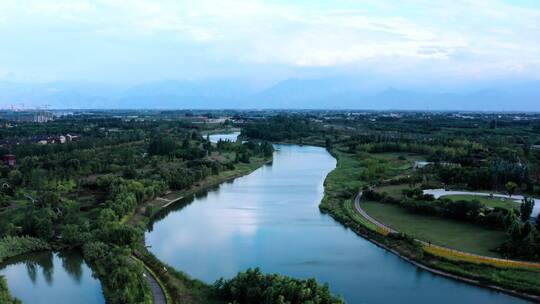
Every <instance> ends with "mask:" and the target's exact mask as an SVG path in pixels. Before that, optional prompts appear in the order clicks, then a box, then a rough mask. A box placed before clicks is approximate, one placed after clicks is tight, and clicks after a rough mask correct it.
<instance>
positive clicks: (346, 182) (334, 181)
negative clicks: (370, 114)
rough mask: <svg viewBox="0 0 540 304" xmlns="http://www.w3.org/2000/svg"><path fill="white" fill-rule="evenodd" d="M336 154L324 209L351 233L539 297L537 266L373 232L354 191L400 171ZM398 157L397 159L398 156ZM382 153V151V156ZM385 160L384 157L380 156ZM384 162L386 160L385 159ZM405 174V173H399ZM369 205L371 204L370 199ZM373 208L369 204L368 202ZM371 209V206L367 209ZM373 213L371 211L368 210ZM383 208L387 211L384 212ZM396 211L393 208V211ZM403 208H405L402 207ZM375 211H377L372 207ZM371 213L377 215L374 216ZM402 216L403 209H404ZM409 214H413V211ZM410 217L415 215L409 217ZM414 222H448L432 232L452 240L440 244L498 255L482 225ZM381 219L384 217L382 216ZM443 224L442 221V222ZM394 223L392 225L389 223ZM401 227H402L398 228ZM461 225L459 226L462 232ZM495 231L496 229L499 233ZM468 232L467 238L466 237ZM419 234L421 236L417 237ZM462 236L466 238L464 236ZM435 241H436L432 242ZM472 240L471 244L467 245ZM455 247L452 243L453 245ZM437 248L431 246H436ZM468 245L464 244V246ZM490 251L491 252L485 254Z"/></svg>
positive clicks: (420, 230) (420, 259)
mask: <svg viewBox="0 0 540 304" xmlns="http://www.w3.org/2000/svg"><path fill="white" fill-rule="evenodd" d="M385 154H390V153H385ZM332 155H334V156H335V157H336V158H337V160H338V162H337V166H336V169H335V170H333V171H332V172H331V173H330V174H329V175H328V176H327V178H326V180H325V195H324V198H323V200H322V202H321V205H320V209H321V211H323V212H326V213H329V214H330V215H332V217H333V218H334V219H336V220H337V221H339V222H340V223H342V224H343V225H345V226H347V227H349V228H351V229H352V230H353V231H355V232H356V233H358V234H359V235H361V236H363V237H365V238H369V239H372V240H375V241H377V242H378V243H381V244H384V245H385V246H387V247H388V248H391V249H394V250H396V251H398V252H399V253H400V254H401V255H404V256H406V257H408V258H410V259H413V260H415V261H418V262H419V263H421V264H424V265H426V266H428V267H431V268H434V269H439V270H442V271H444V272H447V273H452V274H455V275H459V276H463V277H467V278H471V279H475V280H478V281H480V282H482V283H484V284H489V285H496V286H500V287H504V288H508V289H512V290H516V291H519V292H525V293H531V294H536V295H540V271H538V270H537V269H532V268H527V269H522V268H516V267H506V266H500V267H495V266H497V265H492V264H491V263H490V265H486V263H484V262H483V261H480V262H478V261H476V260H474V261H471V260H470V258H469V259H462V258H461V257H456V256H451V257H449V256H448V254H447V253H443V254H442V255H441V254H440V253H437V252H433V253H430V252H428V251H425V250H418V248H416V247H414V246H412V245H411V244H409V243H407V242H403V241H400V240H399V239H396V238H394V237H391V236H384V234H381V233H380V232H374V227H373V225H372V224H371V223H366V221H367V220H366V219H365V218H363V217H361V216H360V215H359V214H358V213H356V211H355V210H354V205H353V201H352V200H353V197H354V194H355V191H358V190H359V189H360V188H361V187H363V186H365V185H371V184H373V183H375V182H377V181H381V180H384V179H385V178H394V177H395V175H394V176H392V173H395V172H396V171H394V170H392V171H390V172H389V171H387V170H382V173H381V171H377V170H374V168H373V167H371V168H366V166H369V165H372V166H375V167H379V165H380V162H379V161H368V162H366V161H364V159H365V158H369V159H371V160H373V159H374V158H377V157H376V156H374V155H373V154H367V153H364V154H349V153H344V152H342V151H340V150H339V148H334V149H333V150H332ZM396 155H397V157H399V155H398V154H396ZM396 155H394V157H395V156H396ZM379 156H380V154H379ZM379 159H381V157H379ZM382 161H384V159H383V160H382ZM366 171H372V172H376V173H377V174H373V175H370V174H367V175H366V174H365V172H366ZM399 174H403V172H401V173H399ZM366 177H370V178H373V179H367V178H366ZM402 187H404V185H401V186H390V187H389V188H387V190H388V191H387V192H392V191H393V193H394V195H401V188H402ZM368 204H369V203H368ZM372 204H379V205H382V204H380V203H372ZM375 207H377V208H375V209H377V210H379V212H381V210H382V209H381V206H375ZM384 207H396V208H399V207H397V206H391V205H390V206H387V205H384V206H383V207H382V208H384ZM368 208H369V206H368ZM366 209H367V208H366ZM366 211H368V212H369V210H366ZM383 211H384V210H383ZM394 211H395V210H394ZM399 211H401V212H403V210H399ZM372 212H373V211H372ZM372 212H371V213H370V214H372V216H373V217H375V218H377V217H376V216H374V214H373V213H372ZM394 215H397V219H396V220H397V222H404V221H405V220H404V218H402V217H401V216H399V214H398V213H394ZM401 215H402V216H404V215H403V213H401ZM408 216H411V214H409V215H408ZM409 219H411V218H409ZM416 220H419V219H418V218H414V220H412V221H408V223H407V226H408V227H409V229H415V230H417V232H418V233H425V234H428V235H429V234H433V233H434V232H431V231H430V230H432V229H433V227H430V226H427V227H425V226H422V225H423V222H425V221H426V220H431V221H434V222H435V223H434V225H435V227H437V228H436V231H435V232H437V230H440V229H441V228H442V226H441V225H445V224H446V225H450V226H447V229H442V230H444V231H443V233H444V234H442V236H439V235H437V233H434V234H435V236H439V237H443V238H444V237H445V235H447V236H450V237H451V239H450V240H447V241H445V240H444V239H443V242H441V245H445V244H446V243H449V244H450V245H452V242H453V243H455V244H458V245H459V244H460V243H461V244H462V245H463V244H465V245H468V247H469V250H470V247H474V248H477V249H479V250H474V249H473V250H470V251H472V252H475V251H476V252H478V253H485V254H487V255H489V256H496V254H494V253H493V252H491V251H489V249H491V248H492V247H496V246H497V245H499V244H498V242H494V241H493V240H494V239H493V238H492V237H488V239H489V241H490V242H493V243H492V244H493V245H491V246H490V245H485V244H482V243H481V242H482V239H483V238H484V237H485V235H482V233H485V230H484V229H482V228H480V227H475V226H472V227H470V226H468V225H466V226H467V227H464V226H463V223H455V222H452V223H446V222H443V221H441V219H439V218H436V219H434V218H432V219H426V218H425V217H424V218H423V219H420V220H419V225H420V226H419V227H415V226H416V224H417V223H416V222H415V221H416ZM381 221H382V220H381ZM443 223H444V224H443ZM388 224H391V223H388ZM456 224H457V226H455V225H456ZM449 227H457V229H458V230H452V229H450V228H449ZM395 228H399V227H395ZM459 229H461V230H459ZM478 229H480V232H481V233H480V235H477V234H476V232H478V231H479V230H478ZM488 233H493V232H492V231H488ZM495 233H497V231H495ZM501 235H502V236H503V237H504V233H502V232H500V234H499V237H501ZM464 236H465V237H464ZM419 238H421V237H419ZM460 238H465V239H466V240H462V239H460ZM434 243H435V242H434ZM469 243H472V244H470V245H469ZM449 247H451V246H449ZM454 247H458V248H456V249H459V247H460V246H454ZM432 248H433V246H432ZM463 249H465V248H463ZM486 251H487V252H486Z"/></svg>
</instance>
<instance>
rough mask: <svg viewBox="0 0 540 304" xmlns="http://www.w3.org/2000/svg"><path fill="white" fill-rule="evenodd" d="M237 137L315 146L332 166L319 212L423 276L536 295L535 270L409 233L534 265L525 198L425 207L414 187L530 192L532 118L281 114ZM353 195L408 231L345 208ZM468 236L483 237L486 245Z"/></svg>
mask: <svg viewBox="0 0 540 304" xmlns="http://www.w3.org/2000/svg"><path fill="white" fill-rule="evenodd" d="M242 136H243V137H244V138H253V139H261V140H271V141H276V142H294V143H300V144H314V145H319V146H325V147H326V148H327V149H328V151H329V152H330V153H331V154H332V155H334V156H335V157H336V158H337V160H338V163H337V167H336V169H335V170H334V171H333V172H331V173H330V174H329V175H328V177H327V179H326V181H325V197H324V199H323V201H322V203H321V205H320V209H321V211H323V212H326V213H329V214H331V215H332V216H333V217H334V218H335V219H336V220H338V221H339V222H341V223H343V224H344V225H346V226H348V227H350V228H351V229H353V230H354V231H355V232H357V233H358V234H360V235H362V236H364V237H366V238H368V239H370V240H372V241H375V242H377V243H378V244H380V245H381V246H384V247H386V248H389V249H392V250H394V251H395V252H397V253H399V254H400V255H401V256H403V257H406V258H408V259H411V260H413V261H416V262H418V263H420V264H422V265H425V266H427V267H430V268H431V269H436V270H439V271H443V272H445V273H447V274H453V275H458V276H460V277H464V278H467V279H471V280H474V281H475V282H477V284H480V285H484V286H497V287H501V288H504V289H505V290H506V291H507V292H512V293H514V294H518V295H521V296H526V297H534V296H538V295H540V270H539V268H538V267H529V265H532V264H526V263H522V264H520V263H519V262H518V263H513V262H510V261H509V262H508V263H505V262H504V260H502V261H501V260H497V262H494V261H495V260H491V259H490V258H486V257H482V256H471V255H467V254H464V253H457V252H456V251H452V250H446V249H441V248H442V247H430V246H424V245H422V244H420V243H418V242H417V241H416V240H415V238H422V237H426V234H422V232H423V231H419V229H416V230H415V229H414V228H415V227H417V224H418V223H421V225H424V226H422V227H424V231H430V232H431V235H427V237H433V240H431V239H425V240H426V241H430V242H432V241H433V242H434V243H441V244H443V245H447V246H450V247H451V246H457V249H460V250H462V251H466V252H478V253H480V254H487V255H492V256H504V257H508V258H512V259H526V260H530V261H533V262H534V261H538V260H539V259H540V246H539V245H540V233H539V227H538V225H537V224H538V222H539V221H538V220H536V223H537V224H535V223H534V222H535V219H532V218H531V217H530V215H531V211H532V207H533V201H532V200H529V199H527V200H526V202H525V203H524V204H522V205H521V207H518V208H504V207H501V206H497V207H492V206H486V205H485V204H483V203H481V202H480V201H478V200H476V199H474V198H473V199H459V200H457V201H452V200H451V199H445V198H442V199H438V200H435V199H434V198H433V197H431V196H425V195H423V194H422V191H421V189H431V188H451V189H464V190H476V191H478V190H480V191H490V192H502V191H504V192H511V193H510V194H514V193H518V192H519V193H520V194H523V195H525V196H529V197H532V196H534V195H539V194H540V179H539V173H540V152H539V151H537V150H535V149H534V148H533V146H534V145H535V144H538V143H540V120H538V119H534V118H531V119H528V120H526V121H523V120H520V121H516V120H514V119H513V117H502V116H501V117H500V116H496V115H487V114H482V115H480V114H479V115H477V116H474V117H473V118H472V119H461V118H459V117H456V116H453V115H452V114H448V113H441V114H432V113H431V114H422V113H420V114H418V113H402V114H401V115H400V116H397V117H390V116H384V115H382V114H378V113H364V114H362V115H357V116H350V115H347V114H340V113H334V114H333V115H332V114H328V113H324V114H313V113H308V114H295V115H291V114H288V115H285V114H284V115H277V116H274V117H271V118H268V119H266V120H257V121H253V122H252V123H251V124H248V125H247V126H244V128H243V129H242ZM418 161H422V162H418ZM419 164H421V165H419ZM386 189H388V190H389V193H386V191H385V190H386ZM359 191H365V192H364V193H366V194H367V197H366V199H371V201H367V203H369V204H370V208H371V212H373V213H374V214H376V215H377V216H379V218H378V219H379V220H380V221H382V222H383V223H387V221H390V220H393V222H392V224H394V225H398V224H399V228H409V229H398V231H400V232H401V233H398V234H395V233H389V231H387V230H385V229H381V228H380V227H378V226H376V225H374V224H373V223H371V222H370V221H369V220H367V219H366V218H364V217H362V216H361V215H360V214H359V213H358V212H357V211H356V209H355V207H354V204H353V200H354V197H355V196H356V194H357V193H358V192H359ZM368 211H370V210H368ZM377 216H376V217H377ZM413 216H414V217H413ZM392 227H394V226H392ZM394 228H396V227H394ZM478 231H482V232H484V231H486V233H483V234H482V235H484V237H486V239H485V240H488V242H485V240H482V239H481V238H480V237H478V234H477V233H474V232H478ZM403 232H406V233H403ZM486 244H487V246H489V247H488V248H486V247H485V246H486Z"/></svg>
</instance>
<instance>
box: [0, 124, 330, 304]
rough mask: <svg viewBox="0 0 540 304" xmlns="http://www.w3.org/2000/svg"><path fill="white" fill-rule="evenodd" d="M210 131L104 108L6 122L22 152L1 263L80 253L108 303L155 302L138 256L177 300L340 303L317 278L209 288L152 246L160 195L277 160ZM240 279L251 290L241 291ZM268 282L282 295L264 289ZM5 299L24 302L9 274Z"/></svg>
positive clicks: (8, 181) (264, 146) (258, 146)
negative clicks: (214, 139) (33, 255)
mask: <svg viewBox="0 0 540 304" xmlns="http://www.w3.org/2000/svg"><path fill="white" fill-rule="evenodd" d="M229 126H230V124H228V123H226V124H224V125H220V126H219V127H220V128H226V127H229ZM208 131H211V129H209V127H208V126H207V125H196V124H193V123H191V122H185V121H177V120H175V121H170V120H162V119H151V120H147V121H145V120H130V119H127V118H117V117H113V115H112V114H103V113H102V114H100V115H97V116H96V115H91V116H88V115H77V116H71V117H67V118H63V119H59V120H56V121H54V122H49V123H46V124H34V123H19V124H17V125H16V126H12V125H11V126H10V127H9V128H1V129H0V138H2V139H4V143H5V144H4V145H3V147H2V148H0V149H3V150H2V151H0V152H2V153H3V154H8V153H9V154H14V155H15V156H16V157H17V164H16V165H14V166H8V165H2V166H0V184H1V185H2V187H1V189H0V237H1V238H0V261H2V260H4V259H6V258H9V257H12V256H15V255H18V254H22V253H25V252H31V251H38V250H62V249H73V250H80V251H81V252H82V254H83V256H84V258H85V260H86V261H87V262H88V263H89V265H90V266H91V268H92V270H93V272H94V274H95V275H96V276H97V277H99V278H100V281H101V284H102V289H103V292H104V295H105V298H106V301H107V302H108V303H151V302H152V295H151V292H150V288H149V285H148V283H147V281H146V280H145V278H144V276H143V265H142V264H141V263H140V262H139V261H143V262H144V263H145V264H146V265H145V266H146V267H148V268H150V269H151V270H153V272H154V273H155V274H156V276H157V277H158V280H159V281H160V283H161V284H163V286H164V287H165V292H166V293H167V296H168V299H169V301H171V302H174V303H179V302H180V301H181V302H182V303H225V302H227V301H231V302H235V303H254V302H252V301H254V299H258V300H261V301H258V300H257V303H276V302H274V300H275V299H279V301H281V302H280V303H304V302H306V301H308V302H309V301H311V303H339V301H340V300H339V299H337V298H335V297H333V296H332V295H331V294H330V292H329V290H328V288H327V287H318V285H317V284H316V283H315V282H314V281H312V280H310V281H307V282H305V281H302V280H296V279H292V278H285V277H281V276H279V275H273V276H270V277H261V276H260V275H259V273H258V272H257V273H256V274H257V275H255V276H248V277H247V278H246V276H245V274H239V276H238V278H233V279H231V280H230V281H219V283H218V284H216V285H215V286H209V285H206V284H204V283H202V282H200V281H197V280H194V279H191V278H189V277H188V276H187V275H185V274H183V273H182V272H180V271H177V270H174V269H173V268H171V267H169V266H166V265H164V264H162V263H161V262H160V261H159V260H157V259H156V258H155V257H153V256H152V255H151V254H150V253H149V252H147V251H146V249H145V248H144V244H143V231H144V228H145V226H146V225H147V224H148V223H149V218H150V217H152V216H154V215H155V214H156V213H157V210H158V209H159V207H160V205H159V204H156V203H155V202H156V198H158V197H161V196H165V195H170V194H171V193H187V192H189V191H192V190H193V189H196V188H201V187H204V185H207V184H208V185H211V184H215V183H219V182H220V181H222V180H225V179H228V178H231V177H234V176H237V175H239V174H245V173H248V172H250V170H254V169H255V168H257V167H258V166H260V165H262V164H264V163H266V162H268V161H269V160H271V157H272V153H273V147H272V145H271V144H269V143H268V142H251V141H247V142H240V141H239V142H219V143H217V144H216V145H214V144H212V143H210V141H209V140H208V138H206V137H204V136H202V135H201V134H202V133H203V132H208ZM67 133H71V134H77V140H73V141H68V142H65V143H59V142H57V143H49V144H46V145H43V144H39V143H36V142H35V141H34V139H33V138H35V137H36V136H47V137H58V136H60V135H62V134H67ZM152 202H153V203H152ZM133 256H137V257H139V259H135V258H133ZM164 267H166V269H168V270H167V271H163V269H164ZM248 273H251V272H250V271H248ZM233 285H234V286H238V288H244V290H246V291H248V293H249V297H245V296H244V295H243V294H240V293H238V294H236V293H234V292H232V290H231V289H230V288H229V286H233ZM263 285H264V286H265V287H269V288H273V289H272V290H274V291H275V293H272V295H268V294H267V293H264V291H263V290H261V289H260V286H263ZM276 297H277V298H276ZM264 299H266V300H264ZM265 301H266V302H265ZM0 302H2V303H18V302H17V300H16V299H14V298H13V297H12V296H10V295H9V292H8V290H7V287H6V282H5V280H4V278H0Z"/></svg>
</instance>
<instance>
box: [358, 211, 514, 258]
mask: <svg viewBox="0 0 540 304" xmlns="http://www.w3.org/2000/svg"><path fill="white" fill-rule="evenodd" d="M362 208H363V209H364V210H365V211H366V212H367V213H368V214H369V215H371V216H372V217H373V218H375V219H376V220H378V221H380V222H381V223H384V224H386V225H388V226H390V227H392V228H394V229H395V230H397V231H400V232H404V233H407V234H409V235H411V236H414V237H415V238H417V239H420V240H424V241H430V242H432V243H433V244H436V245H440V246H445V247H449V248H453V249H456V250H461V251H465V252H470V253H474V254H480V255H485V256H491V257H500V255H499V254H498V253H496V252H493V251H492V250H493V249H495V248H497V247H498V246H500V245H501V244H502V243H503V242H504V241H505V240H506V238H507V236H506V234H505V233H504V232H503V231H497V230H491V229H487V228H484V227H481V226H478V225H474V224H470V223H464V222H459V221H454V220H449V219H442V218H439V217H432V216H425V215H418V214H414V213H410V212H408V211H407V210H405V209H403V208H401V207H399V206H395V205H390V204H383V203H378V202H369V201H366V202H362Z"/></svg>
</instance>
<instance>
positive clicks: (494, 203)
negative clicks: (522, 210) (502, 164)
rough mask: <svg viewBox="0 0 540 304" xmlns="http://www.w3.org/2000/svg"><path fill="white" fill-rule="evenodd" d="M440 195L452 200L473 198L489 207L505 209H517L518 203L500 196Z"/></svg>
mask: <svg viewBox="0 0 540 304" xmlns="http://www.w3.org/2000/svg"><path fill="white" fill-rule="evenodd" d="M442 197H444V198H449V199H451V200H453V201H458V200H468V201H470V200H473V199H474V200H478V201H480V202H481V203H482V204H484V205H486V206H488V207H491V208H495V207H501V208H506V209H511V208H514V209H519V204H520V203H518V202H515V201H513V200H511V199H507V198H500V197H493V198H492V197H488V196H480V195H445V196H442Z"/></svg>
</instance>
